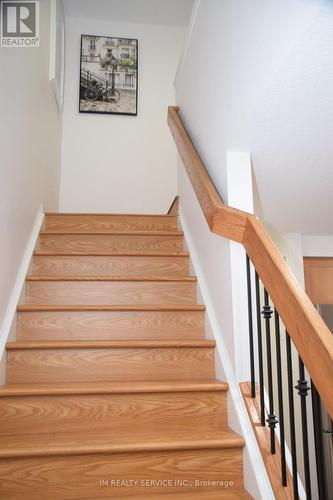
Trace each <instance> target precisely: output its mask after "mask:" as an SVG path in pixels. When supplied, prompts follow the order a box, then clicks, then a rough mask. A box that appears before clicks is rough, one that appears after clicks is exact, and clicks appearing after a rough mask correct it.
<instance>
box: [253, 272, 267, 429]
mask: <svg viewBox="0 0 333 500" xmlns="http://www.w3.org/2000/svg"><path fill="white" fill-rule="evenodd" d="M255 284H256V306H257V329H258V362H259V389H260V393H259V397H260V423H261V425H262V426H265V401H264V390H265V388H264V369H263V355H262V331H261V314H260V309H261V305H260V283H259V275H258V273H257V271H256V272H255Z"/></svg>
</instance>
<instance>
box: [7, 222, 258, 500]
mask: <svg viewBox="0 0 333 500" xmlns="http://www.w3.org/2000/svg"><path fill="white" fill-rule="evenodd" d="M204 312H205V308H204V306H202V305H200V304H197V299H196V278H195V277H194V276H191V275H190V274H189V255H188V253H187V252H186V251H185V250H184V243H183V233H182V232H181V231H180V230H179V227H178V222H177V217H175V216H173V215H168V216H149V215H125V214H124V215H109V214H47V215H46V217H45V223H44V227H43V230H42V231H41V234H40V237H39V241H38V244H37V247H36V250H35V254H34V257H33V262H32V264H31V266H30V272H29V274H28V276H27V280H26V286H25V293H24V298H23V300H22V303H21V304H20V305H19V307H18V311H17V339H16V341H14V342H9V343H8V344H7V346H6V347H7V379H6V385H4V386H1V387H0V443H1V444H0V498H4V499H20V500H21V499H23V498H24V499H27V500H30V499H31V500H32V499H34V500H35V498H38V497H40V498H48V499H57V500H59V499H73V500H74V499H95V500H96V499H99V498H109V497H112V498H122V499H126V498H128V499H130V498H132V499H133V500H134V499H138V500H145V499H147V500H154V499H161V500H163V499H165V500H168V499H169V498H175V499H176V500H177V499H179V500H181V499H182V498H184V499H189V498H198V499H199V498H200V499H205V498H207V499H209V498H225V499H228V498H229V499H234V498H249V495H248V494H247V493H246V491H245V490H244V486H243V461H242V453H243V451H242V450H243V445H244V441H243V439H242V438H241V437H239V436H238V435H236V434H235V433H234V432H232V431H231V430H230V429H229V428H228V422H227V391H228V386H227V384H225V383H223V382H219V381H217V380H215V368H214V366H215V361H214V356H215V352H214V349H215V343H214V341H211V340H206V339H205V332H204ZM111 480H112V481H113V482H112V481H111ZM126 480H132V481H133V482H132V483H131V484H130V485H126V486H124V485H123V484H121V481H126ZM114 481H118V483H115V482H114ZM165 481H169V483H168V485H167V486H166V485H165ZM196 481H199V483H198V484H196ZM214 481H215V483H214Z"/></svg>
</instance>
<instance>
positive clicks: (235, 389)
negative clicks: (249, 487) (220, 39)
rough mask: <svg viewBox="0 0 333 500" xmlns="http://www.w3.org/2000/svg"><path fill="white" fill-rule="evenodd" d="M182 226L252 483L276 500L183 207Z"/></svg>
mask: <svg viewBox="0 0 333 500" xmlns="http://www.w3.org/2000/svg"><path fill="white" fill-rule="evenodd" d="M180 222H181V225H182V229H183V231H184V236H185V241H186V244H187V246H188V249H189V252H190V255H191V260H192V263H193V267H194V269H195V273H196V275H197V279H198V284H199V287H200V291H201V294H202V298H203V301H204V303H205V306H206V313H207V316H208V318H209V321H210V324H211V327H212V333H213V335H214V337H215V341H216V350H217V354H218V356H219V358H220V361H221V364H222V366H223V370H224V373H225V376H226V379H227V382H228V384H229V394H230V397H231V398H232V400H233V404H234V406H235V409H236V412H237V417H238V420H239V423H240V426H241V430H242V434H243V437H244V439H245V443H246V448H247V451H248V454H249V458H250V462H251V467H252V469H253V471H254V474H255V477H254V478H253V479H254V480H255V481H256V484H257V488H258V490H259V493H260V498H262V499H265V500H275V496H274V493H273V490H272V487H271V483H270V480H269V477H268V475H267V471H266V467H265V464H264V462H263V459H262V456H261V453H260V450H259V447H258V444H257V441H256V438H255V435H254V433H253V430H252V427H251V423H250V420H249V417H248V414H247V411H246V408H245V404H244V401H243V397H242V394H241V391H240V388H239V386H238V384H237V380H236V378H235V374H234V370H233V367H232V363H231V360H230V358H229V355H228V352H227V349H226V346H225V345H224V342H223V332H222V331H221V330H220V327H219V322H218V319H217V317H216V314H215V310H214V307H213V303H212V300H211V298H210V292H209V288H208V286H207V283H206V280H205V277H204V273H203V270H202V268H201V264H200V261H199V258H198V255H197V253H196V250H195V245H194V243H193V240H192V237H191V234H190V231H189V227H188V224H187V222H186V219H185V216H184V214H183V211H182V208H181V207H180ZM245 486H246V484H245ZM250 493H251V491H250Z"/></svg>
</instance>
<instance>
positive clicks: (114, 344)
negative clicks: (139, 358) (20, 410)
mask: <svg viewBox="0 0 333 500" xmlns="http://www.w3.org/2000/svg"><path fill="white" fill-rule="evenodd" d="M154 347H156V348H160V347H164V348H165V347H172V348H177V347H215V341H214V340H61V341H59V340H58V341H47V342H43V341H34V342H29V341H25V342H18V341H17V342H7V344H6V349H7V350H16V349H84V348H88V349H105V348H154Z"/></svg>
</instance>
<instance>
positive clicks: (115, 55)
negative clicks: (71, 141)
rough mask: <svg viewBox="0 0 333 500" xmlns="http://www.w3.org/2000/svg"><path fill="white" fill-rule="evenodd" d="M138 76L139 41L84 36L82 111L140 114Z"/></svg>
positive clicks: (81, 77) (81, 68)
mask: <svg viewBox="0 0 333 500" xmlns="http://www.w3.org/2000/svg"><path fill="white" fill-rule="evenodd" d="M137 77H138V41H137V40H132V39H129V38H113V37H105V36H92V35H82V36H81V67H80V108H79V110H80V112H81V113H111V114H122V115H137Z"/></svg>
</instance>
